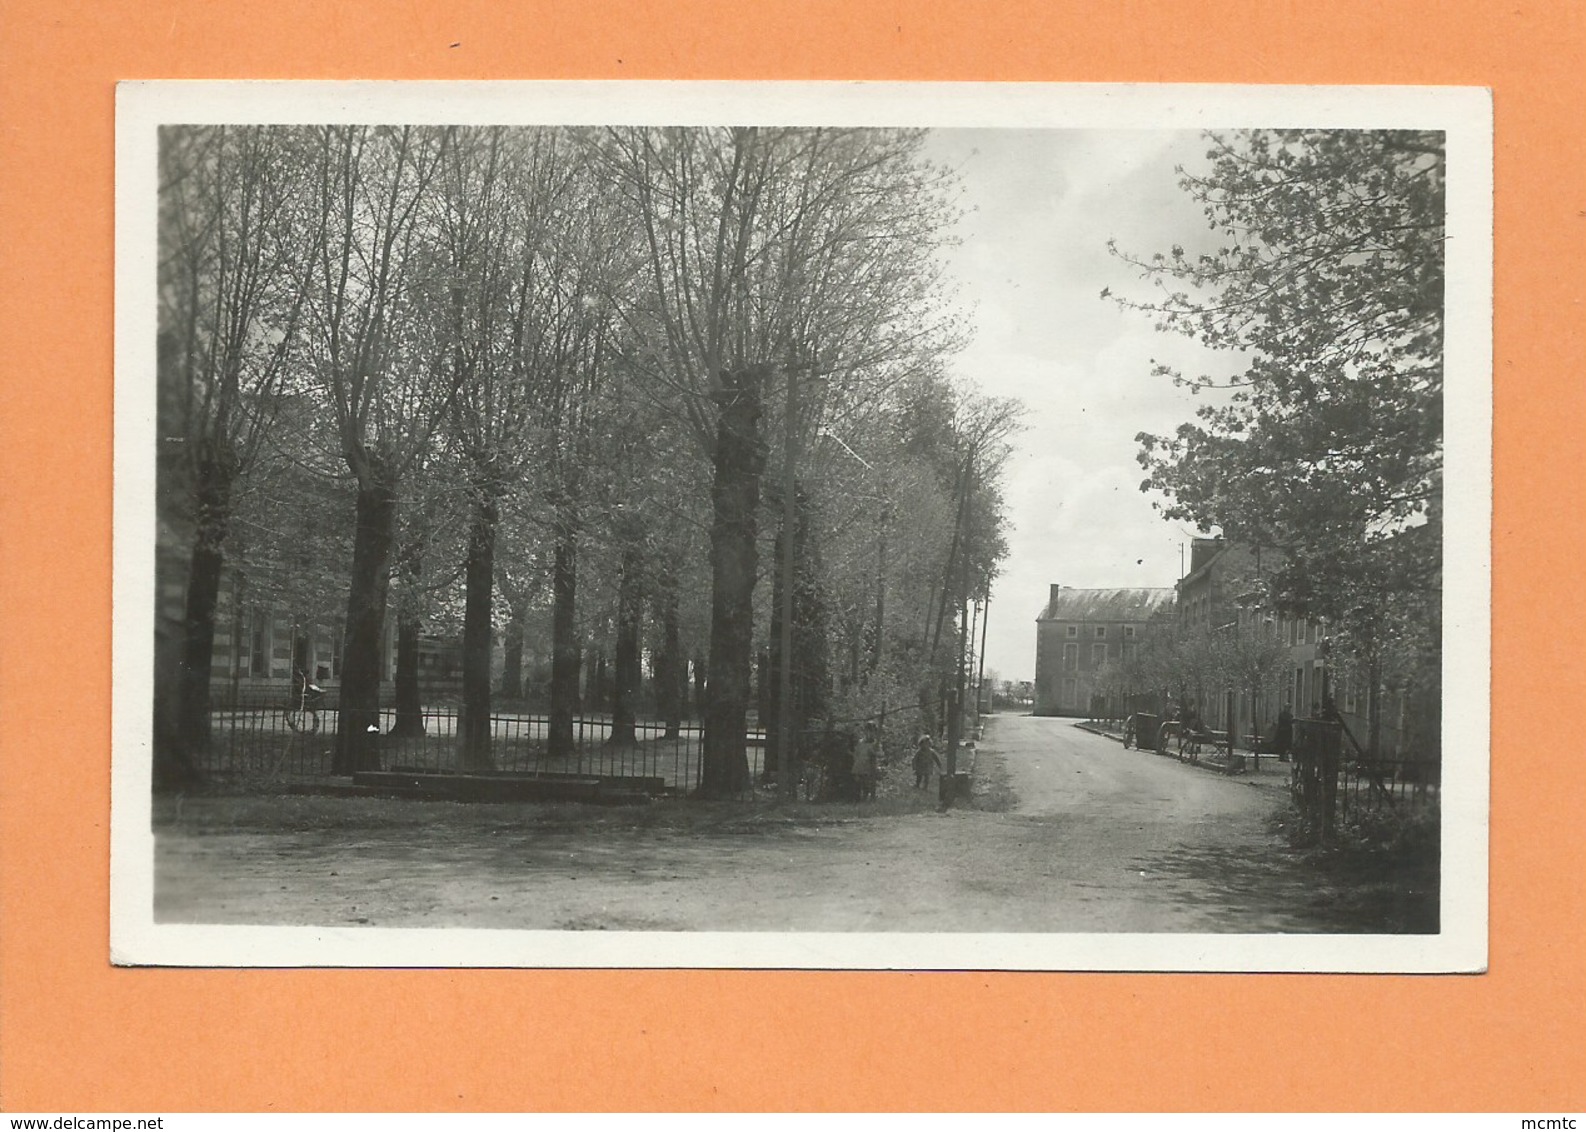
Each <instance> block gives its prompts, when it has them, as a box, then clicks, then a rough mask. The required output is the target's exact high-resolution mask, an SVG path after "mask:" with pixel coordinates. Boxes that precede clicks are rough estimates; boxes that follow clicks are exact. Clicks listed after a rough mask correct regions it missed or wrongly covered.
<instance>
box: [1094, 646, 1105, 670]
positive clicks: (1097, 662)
mask: <svg viewBox="0 0 1586 1132" xmlns="http://www.w3.org/2000/svg"><path fill="white" fill-rule="evenodd" d="M1106 663H1107V646H1106V645H1105V644H1094V645H1091V646H1090V666H1091V667H1092V668H1100V667H1101V666H1102V665H1104V664H1106Z"/></svg>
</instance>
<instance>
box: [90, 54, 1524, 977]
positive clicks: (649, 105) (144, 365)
mask: <svg viewBox="0 0 1586 1132" xmlns="http://www.w3.org/2000/svg"><path fill="white" fill-rule="evenodd" d="M729 121H730V122H731V123H732V124H798V125H837V124H846V125H875V126H930V127H939V128H955V127H956V128H988V129H990V128H1052V129H1116V130H1126V129H1151V130H1163V129H1186V130H1193V129H1217V128H1230V129H1232V128H1239V127H1268V128H1284V127H1292V128H1300V127H1305V128H1333V129H1395V128H1398V129H1426V130H1440V131H1442V132H1443V133H1444V134H1445V136H1446V141H1447V149H1446V160H1447V208H1448V214H1447V219H1448V222H1447V230H1446V235H1447V252H1448V255H1447V262H1446V272H1447V274H1446V292H1445V304H1446V306H1445V311H1446V316H1447V317H1446V318H1445V326H1446V334H1447V337H1446V340H1445V386H1444V388H1445V393H1444V408H1445V414H1444V418H1445V434H1444V446H1445V449H1444V450H1445V461H1444V481H1445V519H1444V521H1445V535H1444V539H1445V541H1444V555H1443V566H1444V572H1443V586H1444V589H1443V610H1444V617H1443V626H1444V679H1443V744H1444V746H1443V766H1444V769H1443V783H1442V856H1441V877H1442V891H1441V904H1440V908H1441V930H1440V931H1439V932H1438V933H1437V934H1435V935H1402V936H1401V935H1328V934H1321V935H1310V934H1306V935H1300V934H1292V935H1290V934H1263V935H1256V934H1229V935H1222V934H1216V935H1201V934H1171V933H1160V934H1131V933H1086V934H1044V933H1033V932H1032V933H996V934H966V933H908V932H888V933H854V932H832V933H823V932H796V933H775V932H588V931H585V932H577V931H571V932H560V931H499V930H476V929H466V928H424V929H386V928H372V927H370V928H365V927H358V928H351V927H348V928H332V927H251V926H230V925H201V924H173V923H157V922H156V921H155V919H154V837H153V832H152V827H151V818H152V807H151V795H150V781H151V779H150V773H151V757H152V751H151V736H152V701H153V691H152V689H153V679H152V665H153V657H152V646H153V641H154V608H155V601H154V596H155V576H154V539H153V533H154V530H155V481H154V465H155V451H156V434H155V377H154V372H155V370H154V357H155V308H154V286H155V284H154V280H155V264H156V262H157V223H156V221H157V209H156V207H155V204H156V189H157V173H156V156H157V131H158V128H159V126H161V125H163V124H178V123H180V124H204V123H261V124H284V123H308V122H315V123H326V122H334V123H412V124H447V125H451V124H460V123H475V122H478V123H486V122H488V123H492V124H505V125H531V124H544V125H581V124H601V123H621V124H626V125H720V124H724V123H726V122H729ZM1492 160H1493V132H1492V100H1491V94H1490V92H1489V91H1487V90H1485V89H1480V88H1471V87H1387V86H1382V87H1327V86H1222V85H1217V86H1212V85H1206V86H1202V85H1147V84H1130V85H1090V84H1073V85H1071V84H1047V83H868V82H843V83H839V82H831V83H795V82H786V83H784V82H247V81H238V82H233V81H214V82H210V81H196V82H195V81H138V82H124V83H121V84H120V85H119V87H118V90H117V97H116V235H115V378H114V387H115V452H114V468H115V473H114V474H115V480H114V493H115V499H114V523H115V526H114V554H113V561H114V572H115V574H114V627H113V685H112V760H111V853H110V903H111V908H110V912H111V917H110V955H111V960H112V962H114V963H116V964H121V965H172V966H196V967H381V968H393V967H544V968H749V969H755V968H770V969H850V970H851V969H858V970H870V969H876V970H887V969H901V970H988V971H989V970H1018V971H1025V970H1028V971H1142V972H1145V971H1160V972H1200V971H1206V972H1213V971H1226V972H1252V973H1253V972H1362V973H1364V972H1378V973H1435V972H1480V971H1484V970H1485V969H1486V963H1487V954H1488V940H1487V928H1488V843H1489V771H1490V702H1489V695H1490V684H1491V677H1490V655H1491V639H1490V638H1491V562H1492V555H1491V529H1492V375H1493V369H1492V249H1493V241H1492V237H1493V228H1492V215H1493V213H1492V197H1493V173H1492V168H1493V166H1492ZM1451 548H1452V549H1453V551H1454V552H1453V553H1450V552H1449V551H1450V549H1451Z"/></svg>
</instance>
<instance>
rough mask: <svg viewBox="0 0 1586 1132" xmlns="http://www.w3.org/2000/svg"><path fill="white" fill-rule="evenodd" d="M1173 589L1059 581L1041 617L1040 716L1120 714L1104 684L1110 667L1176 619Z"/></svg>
mask: <svg viewBox="0 0 1586 1132" xmlns="http://www.w3.org/2000/svg"><path fill="white" fill-rule="evenodd" d="M1173 602H1174V592H1173V590H1171V589H1151V588H1140V589H1076V588H1075V587H1073V586H1061V585H1056V584H1054V585H1053V586H1052V590H1051V594H1050V596H1049V597H1048V600H1047V603H1046V606H1045V607H1044V608H1043V609H1042V610H1041V612H1040V614H1039V615H1038V616H1037V617H1036V619H1035V621H1036V630H1035V632H1036V636H1035V714H1036V715H1070V716H1106V715H1114V714H1118V713H1119V712H1120V711H1121V705H1120V704H1117V703H1113V702H1112V701H1113V700H1116V699H1120V698H1121V697H1119V696H1118V695H1117V694H1116V693H1114V692H1112V691H1110V690H1109V689H1107V688H1106V687H1104V682H1103V678H1102V676H1103V673H1104V671H1105V670H1106V669H1108V667H1109V666H1117V665H1121V664H1123V663H1125V662H1126V661H1127V660H1128V659H1129V657H1130V655H1131V654H1132V652H1133V651H1134V650H1135V649H1137V648H1139V647H1140V645H1141V644H1142V643H1143V642H1144V641H1145V639H1146V638H1147V637H1148V636H1149V635H1150V634H1151V633H1153V632H1155V631H1158V629H1160V628H1161V627H1162V626H1163V625H1164V624H1166V623H1167V622H1166V620H1165V619H1167V618H1170V617H1171V614H1172V610H1173Z"/></svg>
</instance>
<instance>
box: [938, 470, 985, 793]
mask: <svg viewBox="0 0 1586 1132" xmlns="http://www.w3.org/2000/svg"><path fill="white" fill-rule="evenodd" d="M974 482H975V481H974V454H973V453H972V452H971V454H970V456H969V457H968V458H967V459H966V460H965V461H964V480H963V491H964V494H963V496H962V497H961V498H960V500H959V508H958V528H957V529H955V530H954V532H953V540H954V544H955V547H956V546H958V545H961V544H962V543H963V542H964V541H965V535H966V533H967V531H968V530H969V526H970V524H969V514H970V502H969V494H970V492H971V491H972V490H974ZM965 549H966V553H965V554H964V555H963V556H962V559H961V560H960V561H959V562H958V563H957V566H958V571H959V576H958V599H959V613H958V663H957V665H956V666H955V667H956V668H957V672H956V674H955V676H954V680H953V684H954V692H953V695H952V696H950V697H948V708H947V769H946V773H945V774H943V775H942V779H941V800H942V804H943V805H946V806H950V805H952V804H953V802H954V800H955V798H954V795H955V792H956V790H957V787H958V778H957V775H958V744H959V742H960V741H961V740H962V739H963V735H964V669H965V667H966V655H965V654H966V650H967V649H968V647H969V570H968V566H967V561H966V560H967V558H968V554H967V548H965ZM950 578H951V575H950V574H949V575H948V578H947V579H944V581H947V582H948V584H947V585H944V586H943V587H942V605H943V607H944V609H945V607H946V605H947V596H948V590H949V588H950V586H951V583H950V581H949V579H950ZM938 624H940V623H938ZM933 651H934V650H933Z"/></svg>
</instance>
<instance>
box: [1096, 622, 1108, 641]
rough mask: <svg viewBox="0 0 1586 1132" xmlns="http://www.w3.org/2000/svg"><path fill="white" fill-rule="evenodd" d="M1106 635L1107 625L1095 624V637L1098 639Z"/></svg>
mask: <svg viewBox="0 0 1586 1132" xmlns="http://www.w3.org/2000/svg"><path fill="white" fill-rule="evenodd" d="M1106 635H1107V626H1105V625H1097V626H1096V639H1097V640H1098V641H1099V640H1101V639H1102V638H1103V637H1105V636H1106Z"/></svg>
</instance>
